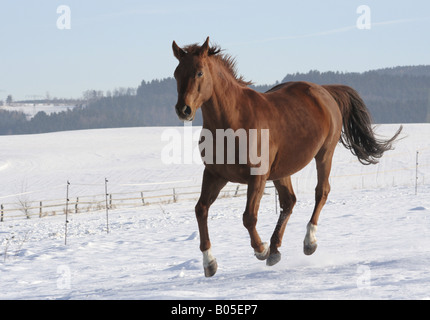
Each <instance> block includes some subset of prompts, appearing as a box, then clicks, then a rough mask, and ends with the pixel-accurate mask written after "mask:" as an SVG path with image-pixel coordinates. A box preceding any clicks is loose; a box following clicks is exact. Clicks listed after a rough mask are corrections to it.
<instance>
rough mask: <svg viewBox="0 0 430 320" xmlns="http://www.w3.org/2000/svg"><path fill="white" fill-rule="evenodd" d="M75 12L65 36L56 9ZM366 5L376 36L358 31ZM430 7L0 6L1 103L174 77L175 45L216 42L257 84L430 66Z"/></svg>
mask: <svg viewBox="0 0 430 320" xmlns="http://www.w3.org/2000/svg"><path fill="white" fill-rule="evenodd" d="M60 5H67V6H69V8H70V10H71V15H70V22H71V28H70V29H69V30H60V29H58V28H57V19H58V18H59V17H60V15H61V14H59V13H57V7H58V6H60ZM360 5H367V6H368V7H369V9H370V18H371V29H370V30H361V29H358V28H357V26H356V22H357V19H358V18H359V17H360V16H361V14H359V13H357V8H358V7H359V6H360ZM429 33H430V2H429V1H416V0H410V1H388V0H371V1H365V0H360V1H356V0H331V1H317V0H304V1H285V0H283V1H275V0H266V1H261V0H259V1H254V0H246V1H238V0H217V1H205V0H199V1H189V0H181V1H177V0H176V1H170V0H169V1H163V0H158V1H142V0H141V1H133V0H122V1H106V0H103V1H101V0H91V1H83V0H81V1H78V0H61V1H53V0H43V1H30V0H20V1H12V0H1V2H0V39H1V44H0V100H5V99H6V96H7V95H8V94H12V95H13V97H14V98H15V99H16V100H17V99H28V98H29V97H31V96H45V95H46V93H47V92H49V94H50V96H51V97H54V96H56V97H65V98H69V97H79V96H81V94H82V92H83V91H84V90H87V89H95V90H103V91H107V90H113V89H115V88H118V87H137V86H138V85H139V84H140V82H141V81H142V80H146V81H149V80H153V79H161V78H165V77H170V76H172V75H173V71H174V69H175V67H176V65H177V61H176V59H175V58H174V57H173V55H172V51H171V44H172V41H173V40H176V42H177V43H178V44H179V45H185V44H190V43H195V42H200V43H202V42H203V41H204V40H205V39H206V37H207V36H210V38H211V41H212V42H213V43H216V44H219V45H220V46H221V47H222V48H224V49H225V50H226V52H228V53H230V54H232V55H233V56H235V57H236V59H237V66H238V70H239V73H240V74H242V75H244V77H245V78H246V79H247V80H252V81H254V82H255V83H256V84H266V83H274V82H275V81H280V80H282V78H283V77H284V76H285V75H286V74H287V73H294V72H307V71H309V70H311V69H316V70H320V71H328V70H332V71H358V72H362V71H366V70H371V69H376V68H383V67H393V66H397V65H418V64H430V41H429Z"/></svg>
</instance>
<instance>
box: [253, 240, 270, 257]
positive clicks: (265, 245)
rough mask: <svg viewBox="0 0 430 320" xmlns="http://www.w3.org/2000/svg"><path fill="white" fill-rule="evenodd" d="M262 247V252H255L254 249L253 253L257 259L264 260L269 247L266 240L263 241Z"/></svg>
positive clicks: (267, 254) (267, 255)
mask: <svg viewBox="0 0 430 320" xmlns="http://www.w3.org/2000/svg"><path fill="white" fill-rule="evenodd" d="M263 247H264V249H263V251H262V252H257V251H255V250H254V254H255V256H256V257H257V259H258V260H266V259H267V258H268V257H269V254H270V248H269V245H268V244H267V242H264V243H263Z"/></svg>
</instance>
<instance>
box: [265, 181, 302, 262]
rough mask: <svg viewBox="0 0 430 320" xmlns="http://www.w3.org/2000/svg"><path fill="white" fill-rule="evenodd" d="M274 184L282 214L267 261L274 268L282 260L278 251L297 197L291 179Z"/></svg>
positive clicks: (271, 241)
mask: <svg viewBox="0 0 430 320" xmlns="http://www.w3.org/2000/svg"><path fill="white" fill-rule="evenodd" d="M273 183H274V184H275V187H276V190H277V191H278V194H279V203H280V205H281V213H280V214H279V219H278V223H277V224H276V227H275V231H274V232H273V235H272V238H271V239H270V255H269V258H268V259H267V261H266V264H267V265H268V266H273V265H275V264H276V263H278V262H279V261H280V260H281V253H280V252H279V251H278V248H279V247H280V246H281V244H282V237H283V235H284V231H285V227H286V226H287V222H288V219H290V216H291V213H292V212H293V207H294V205H295V204H296V196H295V195H294V191H293V186H292V184H291V177H286V178H283V179H280V180H277V181H273Z"/></svg>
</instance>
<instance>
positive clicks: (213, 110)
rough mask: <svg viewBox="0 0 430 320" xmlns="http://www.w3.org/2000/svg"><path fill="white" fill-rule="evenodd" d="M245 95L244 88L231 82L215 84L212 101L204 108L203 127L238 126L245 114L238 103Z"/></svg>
mask: <svg viewBox="0 0 430 320" xmlns="http://www.w3.org/2000/svg"><path fill="white" fill-rule="evenodd" d="M220 81H222V79H221V80H220ZM243 94H244V88H243V87H241V86H239V85H238V84H236V83H233V82H231V81H230V82H228V81H226V82H224V83H222V82H221V83H218V84H215V85H214V91H213V94H212V97H211V99H209V101H207V102H206V103H205V104H204V106H203V108H202V113H203V125H204V126H205V127H206V128H210V129H214V128H233V127H235V126H237V124H238V123H239V122H240V118H241V113H243V112H244V110H243V106H241V105H240V104H239V103H238V102H239V101H240V99H241V96H242V95H243Z"/></svg>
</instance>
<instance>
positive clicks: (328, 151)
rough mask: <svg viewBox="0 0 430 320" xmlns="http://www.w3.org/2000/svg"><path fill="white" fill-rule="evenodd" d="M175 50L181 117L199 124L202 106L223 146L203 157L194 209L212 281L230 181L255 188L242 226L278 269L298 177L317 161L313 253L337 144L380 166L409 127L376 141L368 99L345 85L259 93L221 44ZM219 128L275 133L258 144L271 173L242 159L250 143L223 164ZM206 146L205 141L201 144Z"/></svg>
mask: <svg viewBox="0 0 430 320" xmlns="http://www.w3.org/2000/svg"><path fill="white" fill-rule="evenodd" d="M172 47H173V54H174V56H175V57H176V58H177V59H178V60H179V65H178V67H177V68H176V70H175V73H174V75H175V79H176V81H177V90H178V102H177V104H176V107H175V108H176V113H177V115H178V116H179V118H180V119H181V120H183V121H192V120H193V119H194V116H195V114H196V110H197V109H198V108H201V109H202V114H203V130H202V132H203V131H204V132H205V133H206V137H204V138H205V140H206V139H208V137H207V133H212V140H207V141H206V142H208V141H212V143H213V145H214V146H217V147H216V148H215V147H214V148H212V154H211V155H209V156H210V157H212V159H211V160H213V161H208V154H205V156H204V157H203V153H202V158H203V160H204V163H205V169H204V173H203V182H202V188H201V194H200V198H199V200H198V202H197V205H196V207H195V213H196V218H197V222H198V227H199V232H200V250H201V251H202V253H203V267H204V273H205V276H206V277H211V276H213V275H214V274H215V272H216V270H217V262H216V259H215V258H214V256H213V255H212V253H211V243H210V240H209V232H208V226H207V219H208V210H209V207H210V206H211V204H212V203H213V202H214V201H215V200H216V198H217V196H218V194H219V192H220V191H221V189H222V188H223V187H224V186H225V185H226V183H227V182H228V181H231V182H237V183H243V184H247V185H248V191H247V202H246V208H245V212H244V214H243V224H244V226H245V227H246V228H247V229H248V232H249V235H250V238H251V246H252V248H253V249H254V253H255V255H256V257H257V258H258V259H260V260H267V261H266V264H267V265H269V266H272V265H274V264H276V263H277V262H279V261H280V259H281V254H280V252H279V250H278V248H279V247H280V246H281V242H282V237H283V233H284V230H285V226H286V224H287V222H288V219H289V218H290V216H291V213H292V210H293V207H294V204H295V203H296V196H295V195H294V191H293V186H292V184H291V175H292V174H294V173H295V172H297V171H299V170H301V169H302V168H304V167H305V166H306V165H307V164H308V163H309V162H310V161H311V160H312V159H314V158H315V161H316V167H317V175H318V182H317V186H316V189H315V208H314V210H313V213H312V217H311V219H310V221H309V223H308V224H307V232H306V236H305V239H304V253H305V254H306V255H310V254H312V253H314V251H315V250H316V248H317V240H316V237H315V233H316V230H317V222H318V218H319V215H320V212H321V209H322V207H323V206H324V204H325V202H326V200H327V196H328V194H329V191H330V185H329V174H330V169H331V162H332V157H333V153H334V150H335V148H336V145H337V143H338V141H339V140H340V142H341V143H342V144H343V145H344V146H345V147H346V148H348V149H350V150H351V152H352V153H353V154H354V155H356V156H357V157H358V159H359V160H360V162H361V163H363V164H374V163H377V162H378V158H380V157H381V156H382V155H383V153H384V152H385V151H387V150H389V149H391V148H392V143H393V142H394V140H395V139H396V138H397V136H398V135H399V133H400V131H401V129H402V127H400V128H399V130H398V131H397V132H396V134H395V135H394V136H393V137H392V138H391V139H388V140H386V141H383V140H380V139H377V138H376V137H375V134H374V132H373V129H372V124H371V118H370V115H369V112H368V110H367V108H366V106H365V104H364V102H363V100H362V99H361V98H360V96H359V95H358V93H357V92H356V91H355V90H353V89H352V88H350V87H347V86H343V85H324V86H320V85H317V84H313V83H309V82H288V83H283V84H280V85H277V86H276V87H274V88H272V89H270V90H269V91H267V92H266V93H259V92H256V91H254V90H252V89H251V88H249V87H248V85H249V84H250V83H249V82H245V81H244V80H243V78H242V77H239V76H237V74H236V70H235V65H234V64H235V63H234V59H232V58H231V57H230V56H229V55H226V54H222V53H221V49H220V48H219V47H217V46H213V47H211V46H210V45H209V37H208V38H207V39H206V41H205V42H204V44H203V45H202V46H199V45H197V44H194V45H189V46H185V47H183V48H180V47H179V46H178V45H177V44H176V42H175V41H173V44H172ZM342 127H343V130H342ZM219 129H224V130H227V129H232V130H233V132H239V130H242V132H245V133H246V134H248V135H249V134H250V131H251V130H252V129H255V130H257V131H258V132H259V133H262V132H263V129H268V130H270V132H269V137H268V139H266V140H267V141H263V136H262V135H261V134H260V136H259V137H257V139H256V140H255V141H256V142H255V143H256V144H257V150H263V149H262V147H263V144H264V143H269V145H268V147H269V148H267V149H265V150H267V152H268V154H266V155H265V156H266V159H267V161H268V163H267V164H266V168H267V170H263V171H262V172H259V173H258V174H252V169H253V168H254V169H255V167H256V165H255V161H251V159H250V158H251V157H250V154H246V155H245V159H247V161H239V160H238V159H240V158H241V157H242V158H241V159H243V154H240V153H241V152H242V153H243V152H248V151H249V153H250V152H251V144H252V143H251V139H250V140H249V141H250V143H249V145H250V148H249V150H248V151H247V148H246V146H245V148H241V146H239V142H240V141H238V139H235V143H236V145H235V146H236V148H235V151H234V152H235V154H234V158H235V159H236V162H234V163H232V162H231V161H230V162H229V161H227V163H224V161H219V160H220V158H218V157H217V155H216V153H217V152H219V150H220V149H219V148H218V146H219V145H220V144H221V146H223V145H224V140H225V139H224V138H225V136H221V138H220V137H219V136H217V132H216V131H217V130H219ZM236 137H237V136H236ZM202 143H203V141H202V139H201V141H200V145H202ZM206 145H207V144H206ZM254 147H255V146H254ZM201 151H202V152H203V151H205V152H208V150H201ZM222 157H224V155H222ZM221 160H222V159H221ZM261 166H263V163H261ZM267 180H272V181H273V182H274V185H275V187H276V189H277V191H278V194H279V202H280V206H281V213H280V216H279V219H278V222H277V224H276V227H275V230H274V232H273V235H272V237H271V240H270V247H269V246H268V244H267V243H264V242H262V241H261V239H260V236H259V235H258V233H257V230H256V224H257V212H258V208H259V204H260V199H261V197H262V195H263V192H264V188H265V185H266V181H267Z"/></svg>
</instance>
